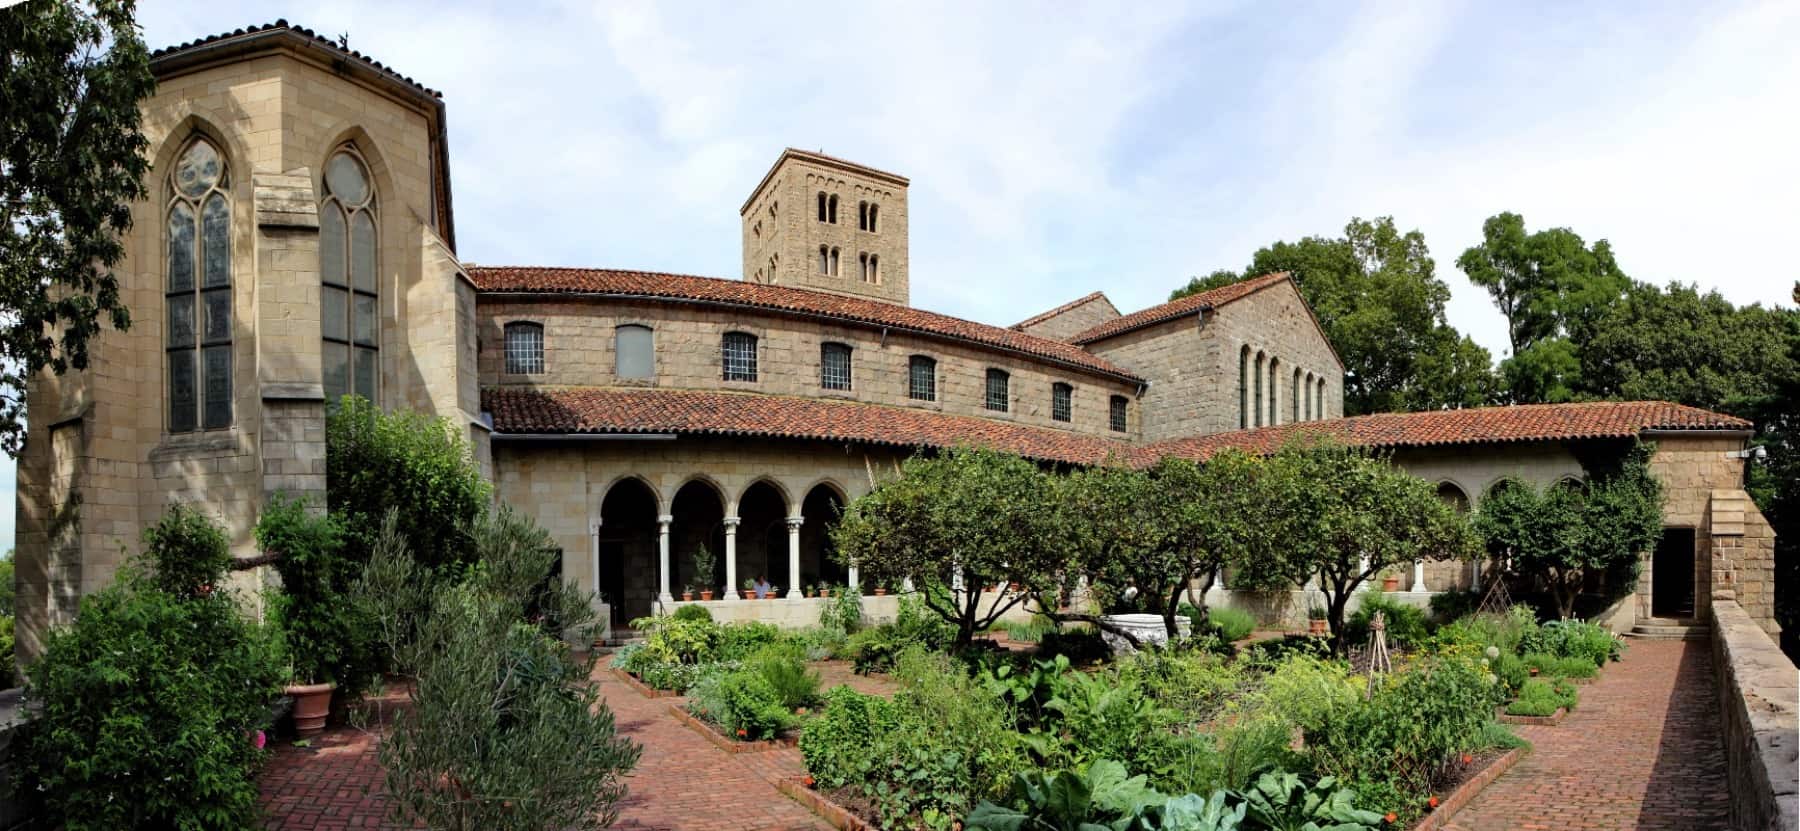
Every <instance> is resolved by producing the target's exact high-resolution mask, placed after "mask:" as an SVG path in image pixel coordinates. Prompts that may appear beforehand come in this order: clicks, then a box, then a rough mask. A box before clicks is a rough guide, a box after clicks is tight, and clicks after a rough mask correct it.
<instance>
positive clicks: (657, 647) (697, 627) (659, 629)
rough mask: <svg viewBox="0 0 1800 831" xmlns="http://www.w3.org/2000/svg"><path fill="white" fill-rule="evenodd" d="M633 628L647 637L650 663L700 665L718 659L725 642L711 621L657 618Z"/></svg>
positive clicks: (634, 624) (645, 619) (636, 623)
mask: <svg viewBox="0 0 1800 831" xmlns="http://www.w3.org/2000/svg"><path fill="white" fill-rule="evenodd" d="M631 628H633V629H636V630H638V631H640V632H643V633H644V650H643V653H642V654H643V655H644V656H645V658H646V659H648V660H652V661H657V662H660V663H668V664H698V663H702V662H706V661H711V660H714V659H715V658H717V657H718V653H719V645H720V643H721V642H722V641H723V639H724V633H723V632H722V631H721V627H720V626H719V625H718V624H716V623H713V622H712V621H711V620H695V619H692V618H679V617H675V616H672V615H657V616H652V617H643V618H638V619H637V620H634V621H632V622H631Z"/></svg>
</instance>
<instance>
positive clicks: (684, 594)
mask: <svg viewBox="0 0 1800 831" xmlns="http://www.w3.org/2000/svg"><path fill="white" fill-rule="evenodd" d="M693 599H694V585H693V584H692V583H689V584H688V585H686V586H683V587H682V588H681V600H682V602H684V603H685V602H687V601H690V600H693Z"/></svg>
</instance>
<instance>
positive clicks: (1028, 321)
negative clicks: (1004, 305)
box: [1006, 291, 1112, 329]
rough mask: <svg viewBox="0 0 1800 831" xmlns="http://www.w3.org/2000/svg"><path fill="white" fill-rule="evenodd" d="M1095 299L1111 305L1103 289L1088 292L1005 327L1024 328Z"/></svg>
mask: <svg viewBox="0 0 1800 831" xmlns="http://www.w3.org/2000/svg"><path fill="white" fill-rule="evenodd" d="M1095 300H1106V302H1107V305H1112V301H1111V300H1108V299H1107V297H1106V292H1103V291H1096V292H1091V293H1089V294H1085V295H1082V296H1080V297H1077V298H1075V299H1074V300H1070V301H1069V302H1067V303H1064V304H1062V305H1061V306H1057V307H1056V308H1054V309H1050V310H1048V311H1043V312H1038V313H1037V314H1034V315H1032V316H1031V317H1028V318H1025V319H1024V320H1021V321H1019V322H1018V323H1014V324H1013V325H1011V326H1008V327H1006V328H1008V329H1025V328H1027V327H1029V326H1031V325H1032V324H1034V323H1042V322H1044V321H1046V320H1049V319H1050V318H1053V317H1056V316H1057V315H1059V314H1062V313H1063V312H1066V311H1069V310H1070V309H1076V308H1080V307H1082V306H1085V305H1087V304H1089V303H1092V302H1093V301H1095Z"/></svg>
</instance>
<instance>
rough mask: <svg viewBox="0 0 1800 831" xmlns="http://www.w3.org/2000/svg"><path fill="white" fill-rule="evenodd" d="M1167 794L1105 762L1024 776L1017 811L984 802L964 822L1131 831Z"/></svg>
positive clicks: (993, 829) (993, 827)
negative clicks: (1131, 827)
mask: <svg viewBox="0 0 1800 831" xmlns="http://www.w3.org/2000/svg"><path fill="white" fill-rule="evenodd" d="M1161 801H1162V799H1161V795H1160V794H1158V793H1156V791H1154V790H1152V789H1151V788H1150V787H1149V786H1148V785H1146V784H1145V783H1144V777H1142V776H1135V777H1131V776H1127V775H1126V771H1125V766H1124V765H1122V764H1119V763H1118V762H1115V761H1112V760H1110V759H1102V760H1098V761H1096V762H1094V763H1093V764H1091V765H1088V766H1087V767H1086V768H1083V769H1077V770H1062V771H1056V772H1054V773H1049V774H1044V773H1038V772H1031V773H1021V774H1018V776H1017V777H1016V778H1015V779H1014V782H1013V789H1012V795H1011V802H1012V806H1011V807H1006V806H1001V805H996V804H994V803H993V802H987V801H983V802H982V803H981V804H980V805H978V806H976V808H975V810H974V812H972V813H970V814H969V818H968V820H967V821H966V822H965V823H964V825H965V827H966V828H967V829H969V831H1125V829H1126V828H1129V827H1130V826H1131V825H1132V824H1133V823H1134V821H1135V820H1136V819H1137V817H1138V815H1139V814H1141V813H1142V812H1143V810H1144V808H1146V807H1147V806H1149V805H1150V804H1153V803H1158V802H1161Z"/></svg>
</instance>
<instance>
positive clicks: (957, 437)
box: [481, 387, 1132, 464]
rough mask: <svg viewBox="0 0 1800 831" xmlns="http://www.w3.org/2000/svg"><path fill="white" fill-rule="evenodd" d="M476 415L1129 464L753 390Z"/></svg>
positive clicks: (1051, 433)
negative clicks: (963, 447) (978, 448)
mask: <svg viewBox="0 0 1800 831" xmlns="http://www.w3.org/2000/svg"><path fill="white" fill-rule="evenodd" d="M481 409H482V410H483V411H484V412H487V413H491V414H492V415H493V419H494V430H495V432H496V433H497V434H505V433H514V434H519V433H523V434H570V433H576V434H579V433H677V434H686V435H713V436H748V437H770V438H784V439H816V440H823V441H850V442H857V443H860V444H873V445H882V446H888V447H900V448H916V447H948V446H952V445H957V444H972V445H982V446H985V447H991V448H994V449H996V450H1005V451H1010V452H1013V453H1018V454H1019V455H1021V456H1026V457H1028V458H1033V459H1043V460H1047V461H1056V462H1074V463H1078V464H1095V463H1098V462H1103V461H1105V460H1106V459H1107V458H1109V457H1112V458H1117V459H1121V460H1123V459H1127V458H1129V457H1130V455H1131V451H1132V447H1131V445H1129V444H1126V443H1125V442H1122V441H1115V440H1111V439H1103V438H1097V437H1093V436H1086V435H1082V434H1080V433H1072V432H1069V431H1066V430H1053V429H1050V428H1047V427H1028V426H1026V425H1022V424H1009V423H1007V422H1004V421H998V420H995V419H988V418H978V417H976V416H963V415H947V414H944V413H938V412H934V411H931V410H925V409H916V408H912V407H890V406H886V405H880V404H864V403H860V402H854V401H829V400H820V399H810V398H789V397H785V396H777V395H759V394H754V393H730V392H700V391H690V390H619V389H598V388H593V387H537V388H526V387H488V388H486V389H484V390H482V393H481Z"/></svg>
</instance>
